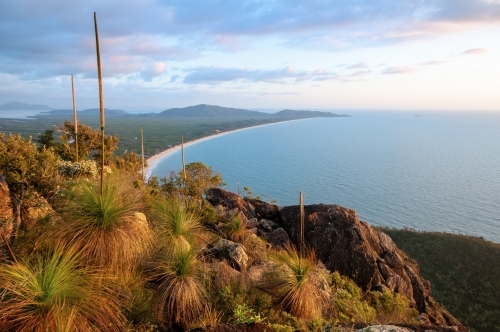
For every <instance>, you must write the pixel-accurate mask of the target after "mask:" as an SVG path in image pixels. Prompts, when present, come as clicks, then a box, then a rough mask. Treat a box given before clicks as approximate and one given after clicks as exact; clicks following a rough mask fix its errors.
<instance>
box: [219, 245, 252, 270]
mask: <svg viewBox="0 0 500 332" xmlns="http://www.w3.org/2000/svg"><path fill="white" fill-rule="evenodd" d="M214 247H215V248H217V249H219V252H220V253H221V255H222V256H223V257H224V256H226V255H227V257H228V258H229V262H230V264H231V265H232V266H234V267H235V268H236V269H237V270H238V271H242V270H244V269H245V268H246V267H247V263H248V255H247V253H246V250H245V247H244V246H243V245H242V244H239V243H235V242H232V241H229V240H224V239H220V240H219V241H217V243H216V244H215V245H214Z"/></svg>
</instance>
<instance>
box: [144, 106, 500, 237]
mask: <svg viewBox="0 0 500 332" xmlns="http://www.w3.org/2000/svg"><path fill="white" fill-rule="evenodd" d="M346 113H348V114H351V115H352V117H342V118H314V119H305V120H297V121H289V122H282V123H277V124H272V125H266V126H261V127H254V128H248V129H244V130H241V131H236V132H233V133H229V134H226V135H222V136H219V137H215V138H212V139H209V140H205V141H202V142H200V143H197V144H193V145H191V146H188V147H186V148H185V160H186V163H190V162H195V161H201V162H203V163H204V164H206V165H208V166H211V167H212V168H213V169H214V171H216V172H220V173H221V174H222V176H223V179H224V181H225V182H226V184H227V185H226V189H227V190H230V191H233V192H238V191H239V192H243V187H244V186H248V187H250V188H251V190H252V191H253V192H254V193H255V194H258V195H260V196H261V197H262V199H263V200H265V201H274V200H275V201H277V204H278V205H284V206H286V205H296V204H298V202H299V192H300V191H302V192H303V193H304V200H305V203H306V204H315V203H325V204H339V205H342V206H344V207H348V208H351V209H354V210H356V211H357V213H358V215H359V217H360V219H361V220H364V221H367V222H369V223H371V224H373V225H380V226H389V227H395V228H404V227H408V228H412V229H417V230H424V231H443V232H450V233H460V234H468V235H474V236H480V237H484V238H485V239H487V240H491V241H494V242H497V243H500V113H487V112H421V113H415V112H413V113H409V112H396V111H393V112H346ZM146 143H147V142H146ZM180 168H181V156H180V152H179V151H176V152H173V153H171V154H169V155H167V156H165V157H164V158H162V159H161V160H160V161H159V162H158V163H156V164H155V165H154V166H153V167H152V169H151V172H152V174H153V175H157V176H159V177H162V176H166V175H168V174H169V173H170V172H171V171H172V170H177V171H178V170H179V169H180Z"/></svg>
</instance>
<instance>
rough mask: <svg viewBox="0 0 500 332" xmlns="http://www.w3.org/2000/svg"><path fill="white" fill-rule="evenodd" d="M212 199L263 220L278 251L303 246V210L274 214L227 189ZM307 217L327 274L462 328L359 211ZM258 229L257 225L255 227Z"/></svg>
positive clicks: (309, 238) (320, 211)
mask: <svg viewBox="0 0 500 332" xmlns="http://www.w3.org/2000/svg"><path fill="white" fill-rule="evenodd" d="M207 199H208V200H209V201H210V203H212V204H213V205H221V206H224V208H226V209H234V208H238V210H239V211H241V212H242V213H244V214H245V216H246V217H247V218H248V219H249V220H252V218H256V217H258V218H260V219H261V221H260V222H259V224H258V227H257V234H258V235H259V236H260V237H262V238H264V239H266V240H267V241H268V242H269V243H270V244H271V245H273V246H274V247H282V246H283V245H284V244H285V243H287V242H288V241H290V242H291V243H293V244H295V245H297V244H298V243H299V229H300V226H299V219H300V217H299V215H300V209H299V206H288V207H284V208H279V209H278V208H277V207H276V210H275V209H274V207H273V206H270V205H271V204H267V203H264V202H262V201H257V200H247V201H246V202H245V201H244V200H242V199H241V198H240V197H239V196H238V195H236V194H232V193H229V192H226V191H224V190H222V189H211V190H210V191H209V193H208V194H207ZM266 204H267V205H266ZM304 211H305V225H304V228H305V229H304V238H305V243H306V246H307V247H309V248H312V249H314V251H315V252H316V257H317V258H318V260H319V261H321V262H322V263H323V264H324V265H325V267H326V268H327V269H328V270H330V271H338V272H339V273H340V274H342V275H345V276H347V277H349V278H351V279H353V280H354V281H355V282H356V284H357V285H358V286H360V287H361V288H362V289H363V290H364V291H370V290H372V291H381V292H383V291H394V292H397V293H399V294H401V295H403V296H405V297H406V298H407V299H408V300H409V303H410V306H412V307H414V308H416V309H417V310H418V311H419V312H420V313H421V314H424V315H421V316H422V317H423V319H422V320H423V321H425V322H426V321H427V319H428V321H430V322H431V324H433V325H434V326H438V325H443V326H459V327H461V325H460V323H459V322H458V321H457V320H456V319H455V318H454V317H453V316H452V315H450V314H449V313H448V312H447V311H446V310H445V309H444V308H442V306H440V305H439V304H438V303H437V302H435V301H434V300H433V299H432V297H431V296H430V295H431V285H430V283H429V282H428V281H427V280H424V279H423V278H421V277H420V271H419V267H418V264H417V262H416V261H415V260H413V259H411V258H410V257H408V256H407V255H406V254H405V253H404V252H402V251H401V250H399V249H398V248H397V246H396V244H395V243H394V242H393V241H392V239H391V238H390V237H389V236H388V235H387V234H385V233H383V232H380V231H378V230H377V229H375V228H374V227H372V226H370V225H369V224H368V223H366V222H363V221H361V220H359V218H358V216H357V214H356V211H354V210H351V209H347V208H344V207H341V206H339V205H325V204H316V205H307V206H305V207H304ZM262 219H263V220H262ZM253 223H255V220H252V226H253ZM275 223H276V224H277V225H276V224H275ZM259 264H260V265H262V264H263V263H259ZM259 264H257V263H255V264H254V265H255V267H254V265H252V267H250V270H253V269H257V270H255V271H253V272H252V273H253V274H255V275H259V274H261V273H260V272H256V271H259V270H258V269H260V270H262V269H266V268H268V267H266V266H260V265H259ZM424 318H425V319H424Z"/></svg>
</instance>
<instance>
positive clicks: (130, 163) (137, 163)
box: [113, 151, 146, 176]
mask: <svg viewBox="0 0 500 332" xmlns="http://www.w3.org/2000/svg"><path fill="white" fill-rule="evenodd" d="M113 160H114V164H115V166H116V167H117V168H118V169H119V170H122V171H125V172H129V173H131V174H133V175H134V176H135V175H137V176H138V174H139V172H140V171H141V168H142V159H141V157H140V156H139V155H137V154H136V153H135V152H133V151H132V152H127V151H125V152H124V153H123V154H122V155H121V156H119V157H115V158H114V159H113ZM145 166H146V165H145Z"/></svg>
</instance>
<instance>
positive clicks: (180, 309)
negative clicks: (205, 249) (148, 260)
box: [151, 248, 207, 329]
mask: <svg viewBox="0 0 500 332" xmlns="http://www.w3.org/2000/svg"><path fill="white" fill-rule="evenodd" d="M153 264H154V265H153V266H154V267H153V269H152V270H151V280H152V281H153V282H154V284H155V285H156V287H155V293H154V296H153V298H154V300H153V303H154V304H153V308H154V311H155V313H156V315H157V317H158V322H159V323H160V324H161V325H165V324H170V325H174V326H180V327H182V328H184V329H185V328H187V327H188V325H189V324H190V323H193V322H194V321H196V320H198V319H200V318H201V317H202V316H203V315H204V314H205V311H206V309H207V308H206V292H205V289H204V288H203V283H202V270H201V265H200V262H199V261H198V260H197V258H196V252H195V251H194V250H192V249H190V250H184V249H182V248H177V249H175V250H173V251H171V252H170V253H168V254H167V255H166V257H164V258H163V259H160V260H157V261H155V262H154V263H153Z"/></svg>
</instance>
